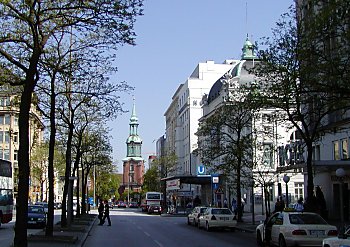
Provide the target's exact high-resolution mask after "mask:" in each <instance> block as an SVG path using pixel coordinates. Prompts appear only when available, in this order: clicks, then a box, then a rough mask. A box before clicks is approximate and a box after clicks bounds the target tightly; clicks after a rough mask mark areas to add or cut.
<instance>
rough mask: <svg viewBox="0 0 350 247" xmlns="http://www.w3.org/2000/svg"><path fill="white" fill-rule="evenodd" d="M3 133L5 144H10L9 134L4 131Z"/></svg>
mask: <svg viewBox="0 0 350 247" xmlns="http://www.w3.org/2000/svg"><path fill="white" fill-rule="evenodd" d="M4 133H5V143H10V132H9V131H4Z"/></svg>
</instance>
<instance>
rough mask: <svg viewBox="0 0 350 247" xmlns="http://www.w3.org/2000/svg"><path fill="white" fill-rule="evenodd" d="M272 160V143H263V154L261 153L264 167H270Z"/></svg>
mask: <svg viewBox="0 0 350 247" xmlns="http://www.w3.org/2000/svg"><path fill="white" fill-rule="evenodd" d="M272 161H273V152H272V144H271V143H269V144H264V154H263V164H264V165H265V166H266V167H272Z"/></svg>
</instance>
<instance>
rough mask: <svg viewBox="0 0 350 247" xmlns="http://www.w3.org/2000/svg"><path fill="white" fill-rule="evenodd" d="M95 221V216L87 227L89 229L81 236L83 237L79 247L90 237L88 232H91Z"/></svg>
mask: <svg viewBox="0 0 350 247" xmlns="http://www.w3.org/2000/svg"><path fill="white" fill-rule="evenodd" d="M96 219H97V215H96V216H95V217H94V220H93V221H92V222H91V224H90V225H89V229H88V230H87V231H86V232H85V233H84V234H83V237H82V238H81V241H80V246H81V247H82V246H83V245H84V244H85V242H86V239H87V237H88V236H89V235H90V232H91V230H92V228H93V227H94V225H95V221H96Z"/></svg>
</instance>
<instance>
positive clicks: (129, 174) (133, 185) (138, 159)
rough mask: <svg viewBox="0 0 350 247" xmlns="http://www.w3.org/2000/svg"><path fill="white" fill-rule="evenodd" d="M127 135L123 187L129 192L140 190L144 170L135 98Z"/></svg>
mask: <svg viewBox="0 0 350 247" xmlns="http://www.w3.org/2000/svg"><path fill="white" fill-rule="evenodd" d="M129 126H130V130H129V137H128V139H127V140H126V145H127V154H126V158H124V159H123V187H124V188H125V189H126V190H129V192H140V191H141V186H142V184H143V174H144V172H145V165H144V159H143V158H142V156H141V148H142V139H141V138H140V136H139V135H138V133H137V131H138V126H139V124H138V118H137V116H136V106H135V100H134V103H133V108H132V113H131V117H130V123H129Z"/></svg>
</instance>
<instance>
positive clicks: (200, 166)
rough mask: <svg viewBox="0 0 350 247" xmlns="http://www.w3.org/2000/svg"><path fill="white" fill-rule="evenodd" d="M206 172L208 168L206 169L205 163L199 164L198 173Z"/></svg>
mask: <svg viewBox="0 0 350 247" xmlns="http://www.w3.org/2000/svg"><path fill="white" fill-rule="evenodd" d="M205 174H206V170H205V166H204V165H203V164H200V165H198V167H197V175H199V176H200V175H205Z"/></svg>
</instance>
